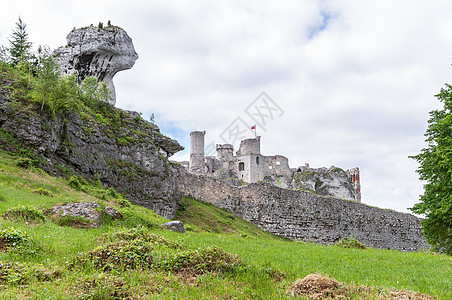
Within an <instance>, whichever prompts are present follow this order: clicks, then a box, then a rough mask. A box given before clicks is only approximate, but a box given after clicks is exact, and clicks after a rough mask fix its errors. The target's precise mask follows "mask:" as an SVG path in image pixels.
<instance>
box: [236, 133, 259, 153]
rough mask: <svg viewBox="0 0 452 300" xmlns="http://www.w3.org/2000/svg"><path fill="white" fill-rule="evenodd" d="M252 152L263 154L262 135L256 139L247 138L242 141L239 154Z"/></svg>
mask: <svg viewBox="0 0 452 300" xmlns="http://www.w3.org/2000/svg"><path fill="white" fill-rule="evenodd" d="M250 154H261V137H260V136H258V137H256V138H254V139H246V140H243V141H241V142H240V148H239V151H237V155H238V156H241V155H250Z"/></svg>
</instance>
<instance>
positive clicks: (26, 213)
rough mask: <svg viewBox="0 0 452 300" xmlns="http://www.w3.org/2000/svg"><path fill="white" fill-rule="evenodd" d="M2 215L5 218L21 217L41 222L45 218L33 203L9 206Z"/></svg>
mask: <svg viewBox="0 0 452 300" xmlns="http://www.w3.org/2000/svg"><path fill="white" fill-rule="evenodd" d="M2 216H3V217H4V218H7V219H23V220H25V221H38V222H42V221H44V220H45V216H44V214H43V213H42V211H39V210H38V209H36V207H34V206H33V205H21V206H17V207H13V208H10V209H8V210H6V211H5V213H4V214H3V215H2Z"/></svg>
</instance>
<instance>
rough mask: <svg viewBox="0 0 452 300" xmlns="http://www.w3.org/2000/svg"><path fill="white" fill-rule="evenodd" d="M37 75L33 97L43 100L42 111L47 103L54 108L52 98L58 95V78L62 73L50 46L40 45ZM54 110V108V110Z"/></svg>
mask: <svg viewBox="0 0 452 300" xmlns="http://www.w3.org/2000/svg"><path fill="white" fill-rule="evenodd" d="M36 75H37V76H36V77H35V78H34V82H33V86H34V89H33V93H32V98H33V100H35V101H40V102H41V111H42V110H43V109H44V106H45V105H46V104H47V105H48V106H49V108H50V109H51V110H52V106H51V103H52V98H53V97H56V96H57V95H56V91H57V87H58V79H59V77H60V73H59V70H58V63H57V62H56V61H55V59H54V58H53V56H52V54H51V52H50V49H49V48H44V49H43V48H42V47H39V49H38V67H37V69H36ZM52 111H54V110H52Z"/></svg>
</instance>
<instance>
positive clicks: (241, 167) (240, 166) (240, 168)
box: [239, 162, 245, 171]
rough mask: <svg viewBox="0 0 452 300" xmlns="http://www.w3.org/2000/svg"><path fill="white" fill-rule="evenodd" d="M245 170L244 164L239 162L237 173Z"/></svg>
mask: <svg viewBox="0 0 452 300" xmlns="http://www.w3.org/2000/svg"><path fill="white" fill-rule="evenodd" d="M243 170H245V163H244V162H240V163H239V171H243Z"/></svg>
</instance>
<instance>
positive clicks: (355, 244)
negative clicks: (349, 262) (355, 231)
mask: <svg viewBox="0 0 452 300" xmlns="http://www.w3.org/2000/svg"><path fill="white" fill-rule="evenodd" d="M336 246H338V247H342V248H356V249H366V245H364V244H363V243H361V242H360V241H358V240H357V239H356V237H353V236H349V237H348V238H342V239H341V240H340V241H339V242H337V243H336Z"/></svg>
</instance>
